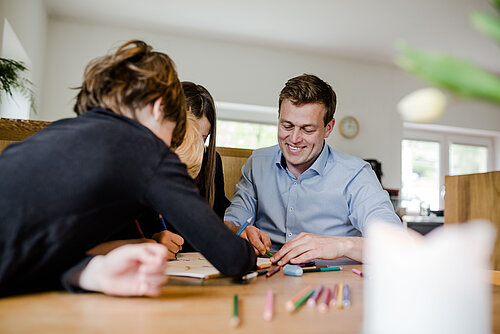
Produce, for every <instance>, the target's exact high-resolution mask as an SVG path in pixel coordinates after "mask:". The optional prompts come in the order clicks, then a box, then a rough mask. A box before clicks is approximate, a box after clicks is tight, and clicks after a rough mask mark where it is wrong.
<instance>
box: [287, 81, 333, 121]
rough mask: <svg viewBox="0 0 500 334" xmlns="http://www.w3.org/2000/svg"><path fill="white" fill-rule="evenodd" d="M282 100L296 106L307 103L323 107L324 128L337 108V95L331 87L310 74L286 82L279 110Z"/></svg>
mask: <svg viewBox="0 0 500 334" xmlns="http://www.w3.org/2000/svg"><path fill="white" fill-rule="evenodd" d="M284 100H289V101H290V102H292V103H293V104H294V105H296V106H301V105H304V104H308V103H319V104H322V105H324V106H325V116H324V118H323V121H324V123H325V126H326V125H327V124H328V122H330V121H331V120H332V119H333V115H334V114H335V108H336V107H337V95H336V94H335V91H334V90H333V88H332V86H330V85H329V84H328V83H326V82H325V81H323V80H321V79H320V78H318V77H317V76H315V75H312V74H302V75H299V76H298V77H295V78H292V79H290V80H288V81H287V83H286V84H285V87H284V88H283V89H282V90H281V93H280V97H279V108H280V110H281V102H283V101H284Z"/></svg>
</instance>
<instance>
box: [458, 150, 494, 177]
mask: <svg viewBox="0 0 500 334" xmlns="http://www.w3.org/2000/svg"><path fill="white" fill-rule="evenodd" d="M487 165H488V149H487V148H486V147H484V146H474V145H460V144H451V145H450V175H461V174H473V173H485V172H487Z"/></svg>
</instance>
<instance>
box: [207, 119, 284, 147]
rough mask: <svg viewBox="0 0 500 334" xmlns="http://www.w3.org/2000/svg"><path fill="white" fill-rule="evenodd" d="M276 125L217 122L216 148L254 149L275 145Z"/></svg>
mask: <svg viewBox="0 0 500 334" xmlns="http://www.w3.org/2000/svg"><path fill="white" fill-rule="evenodd" d="M276 136H277V128H276V125H267V124H257V123H249V122H233V121H224V120H218V121H217V138H216V144H217V146H223V147H236V148H249V149H256V148H261V147H266V146H272V145H276V144H277V143H278V142H277V139H276V138H277V137H276Z"/></svg>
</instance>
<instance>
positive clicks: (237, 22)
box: [45, 0, 500, 71]
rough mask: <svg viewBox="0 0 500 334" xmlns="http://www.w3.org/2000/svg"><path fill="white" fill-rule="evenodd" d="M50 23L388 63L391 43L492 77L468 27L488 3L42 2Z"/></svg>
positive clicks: (482, 41) (493, 64) (482, 43)
mask: <svg viewBox="0 0 500 334" xmlns="http://www.w3.org/2000/svg"><path fill="white" fill-rule="evenodd" d="M45 3H46V6H47V12H48V13H49V15H50V17H58V18H65V19H70V20H79V21H82V20H83V21H92V22H98V23H105V24H110V25H117V26H122V27H129V28H135V29H141V30H150V31H155V32H165V33H169V34H177V35H185V36H195V37H199V38H209V39H217V40H225V41H231V42H238V43H250V44H256V45H265V46H278V47H286V48H292V49H296V50H304V51H307V52H314V53H321V54H327V55H333V56H340V57H353V58H356V59H363V60H369V61H375V62H383V63H391V62H392V61H393V59H394V56H395V54H396V51H395V47H394V46H395V43H396V42H397V41H402V40H404V41H406V42H409V43H411V44H413V45H415V46H417V47H419V48H424V49H428V50H439V51H445V52H449V53H453V54H454V55H456V56H460V57H462V58H466V59H469V60H471V61H473V62H475V63H478V64H480V65H481V66H483V67H486V68H488V69H491V70H495V71H496V70H497V69H498V68H499V65H500V47H499V46H498V45H497V44H495V43H494V42H493V41H492V40H490V39H488V38H487V37H485V36H484V35H482V34H480V33H479V32H477V31H476V30H474V28H473V27H472V26H471V24H470V23H469V18H468V15H469V13H470V12H471V11H473V10H482V11H488V12H494V11H493V9H492V8H491V6H490V5H489V4H488V1H487V0H416V1H415V0H379V1H371V0H363V1H362V0H347V1H346V0H309V1H305V0H253V1H240V0H85V1H81V0H46V1H45Z"/></svg>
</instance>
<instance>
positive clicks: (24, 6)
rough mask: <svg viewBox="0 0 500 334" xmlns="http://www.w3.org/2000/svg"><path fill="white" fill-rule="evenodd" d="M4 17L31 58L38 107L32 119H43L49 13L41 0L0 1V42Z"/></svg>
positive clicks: (31, 77)
mask: <svg viewBox="0 0 500 334" xmlns="http://www.w3.org/2000/svg"><path fill="white" fill-rule="evenodd" d="M4 19H7V20H8V22H9V24H10V25H11V27H12V29H13V30H14V33H15V34H16V36H17V38H18V39H19V41H20V43H21V44H22V47H23V49H24V51H25V53H26V55H27V56H28V58H29V66H28V68H29V74H28V77H29V79H30V80H31V81H32V82H33V84H34V85H35V87H34V89H33V90H34V93H35V97H36V109H37V111H38V114H33V113H31V115H30V116H31V118H32V119H41V118H42V117H43V116H42V111H41V109H42V108H41V105H42V102H41V100H42V99H43V89H42V88H43V74H44V73H43V72H44V64H45V46H46V37H47V21H48V18H47V14H46V12H45V7H44V4H43V1H41V0H0V23H1V24H0V25H1V26H2V28H0V42H1V41H2V36H3V24H4ZM1 44H2V43H0V45H1Z"/></svg>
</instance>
